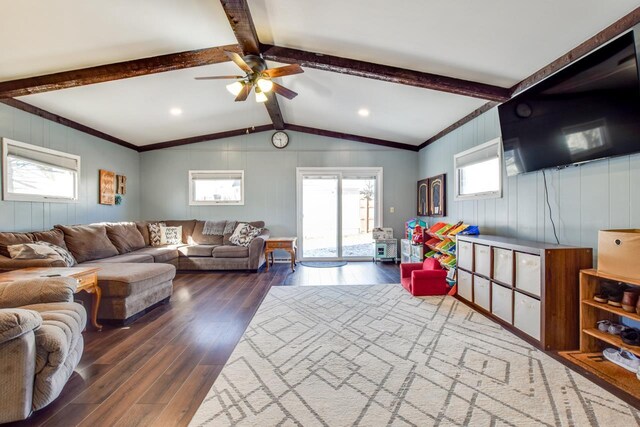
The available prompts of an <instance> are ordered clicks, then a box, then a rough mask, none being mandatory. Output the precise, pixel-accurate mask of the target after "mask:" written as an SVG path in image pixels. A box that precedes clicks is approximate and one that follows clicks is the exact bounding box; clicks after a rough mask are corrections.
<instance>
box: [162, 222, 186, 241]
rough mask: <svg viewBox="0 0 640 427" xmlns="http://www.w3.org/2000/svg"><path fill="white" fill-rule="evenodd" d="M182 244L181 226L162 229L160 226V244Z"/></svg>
mask: <svg viewBox="0 0 640 427" xmlns="http://www.w3.org/2000/svg"><path fill="white" fill-rule="evenodd" d="M180 243H182V226H179V227H163V226H160V244H162V245H179V244H180Z"/></svg>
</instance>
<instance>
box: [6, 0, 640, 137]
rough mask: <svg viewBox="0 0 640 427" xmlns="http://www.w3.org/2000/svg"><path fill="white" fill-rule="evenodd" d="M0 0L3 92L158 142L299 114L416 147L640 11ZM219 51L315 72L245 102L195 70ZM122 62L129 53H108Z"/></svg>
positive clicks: (598, 6) (231, 70)
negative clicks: (283, 91) (285, 91)
mask: <svg viewBox="0 0 640 427" xmlns="http://www.w3.org/2000/svg"><path fill="white" fill-rule="evenodd" d="M0 5H1V7H2V11H3V13H2V14H1V15H0V33H1V34H2V37H0V51H1V52H2V55H0V98H4V101H5V102H9V103H13V105H20V106H22V107H24V106H25V104H29V105H30V106H33V107H35V109H36V110H38V109H40V110H45V111H46V112H50V113H53V114H54V115H57V116H61V117H64V118H65V119H68V120H70V121H73V122H77V123H79V124H81V125H84V126H87V127H90V128H92V129H95V130H97V131H99V132H102V133H104V134H107V135H109V136H111V137H112V138H113V139H114V140H119V141H125V142H127V143H129V144H132V146H135V147H147V148H153V147H155V146H156V145H154V144H158V143H162V142H167V141H174V140H183V139H185V138H191V137H199V136H202V135H210V134H213V135H214V136H215V135H227V134H232V133H233V132H235V131H239V130H242V129H246V128H251V127H257V128H258V129H268V128H271V127H272V126H274V127H276V128H277V127H287V126H288V127H291V126H293V127H298V128H300V129H307V130H308V129H321V130H326V131H330V132H334V133H336V134H338V133H339V134H341V135H346V136H347V137H350V138H352V139H353V138H361V139H362V140H364V141H366V142H369V141H374V142H375V141H389V142H394V143H397V144H400V145H398V146H400V147H404V148H409V149H411V148H414V149H415V148H416V147H418V146H420V145H421V144H423V143H424V142H425V141H427V140H429V139H430V138H432V137H434V135H437V134H439V133H440V132H441V131H442V130H443V129H446V128H447V127H449V126H450V125H452V124H453V123H455V122H457V121H458V120H460V119H462V118H464V117H465V116H467V115H469V114H470V113H472V112H473V111H475V110H477V109H478V108H481V107H482V106H483V105H485V104H486V103H487V101H501V100H505V99H507V98H508V97H509V96H510V94H511V93H512V91H513V90H514V88H515V87H516V85H518V84H519V83H520V82H521V81H523V80H525V79H527V78H529V77H530V76H532V75H534V73H536V72H537V71H538V70H540V69H541V68H544V67H545V66H547V65H548V64H550V63H552V62H554V61H555V60H556V59H557V58H561V57H562V55H564V54H566V53H567V52H569V51H571V50H572V49H575V48H576V47H578V46H580V45H581V43H584V42H585V41H586V40H589V39H591V40H593V43H592V44H593V45H594V46H595V45H597V44H598V43H602V42H603V40H597V38H596V39H593V36H594V35H596V34H598V33H599V32H601V31H603V30H605V29H607V27H609V26H610V25H611V24H612V23H615V22H616V21H618V20H620V19H621V18H623V17H625V16H626V17H628V18H627V19H626V21H624V22H623V23H622V24H619V25H618V27H620V28H617V27H616V28H614V29H611V28H609V32H608V37H612V36H615V35H617V34H619V33H621V32H622V31H624V30H626V29H627V28H629V26H630V25H633V24H634V23H636V22H637V20H638V19H640V18H638V16H640V13H638V10H637V9H636V8H637V7H638V2H637V0H617V1H615V2H602V1H600V0H565V1H562V2H557V1H551V0H542V1H537V2H524V1H510V2H505V1H503V0H486V1H482V2H479V1H474V0H461V1H457V2H442V1H436V0H405V1H402V2H389V1H386V0H357V1H356V0H350V1H341V0H325V1H322V2H312V1H300V0H277V1H275V0H273V1H267V0H248V2H247V1H243V0H235V1H234V0H228V1H227V0H222V1H219V0H181V1H179V2H177V1H173V0H154V1H151V0H147V1H144V0H136V1H132V0H110V1H108V2H104V1H98V0H90V1H87V0H84V1H83V0H48V1H46V2H43V1H39V0H21V1H13V0H0ZM629 14H631V15H633V16H631V15H629ZM636 15H637V16H636ZM252 23H253V25H252ZM604 41H606V40H604ZM220 46H225V47H222V48H220V49H210V48H216V47H220ZM202 49H206V50H204V51H203V50H202ZM223 50H235V51H236V52H239V53H241V52H243V51H244V53H262V54H263V56H264V57H265V59H267V60H269V61H268V65H269V67H270V68H273V67H277V66H280V65H284V64H285V63H291V62H297V63H301V64H302V65H303V68H304V69H305V73H304V74H300V75H295V76H288V77H283V78H280V79H278V81H279V82H280V83H281V84H284V85H285V86H287V87H289V88H290V89H292V90H294V91H296V92H298V93H299V96H297V97H296V98H295V99H293V100H287V99H284V98H282V97H280V96H275V97H274V96H273V95H271V96H270V100H269V102H268V103H267V104H268V108H265V106H264V105H263V104H258V103H256V102H255V101H254V99H253V97H250V98H249V99H248V100H247V101H246V102H238V103H235V102H233V97H232V96H231V95H230V94H229V93H228V92H227V91H226V89H225V84H226V83H227V82H225V81H220V80H218V81H215V80H213V81H196V80H194V77H197V76H208V75H226V74H238V69H237V68H236V66H235V65H234V64H233V63H231V62H228V60H227V58H226V56H224V55H223V53H222V51H223ZM193 51H196V52H193ZM182 52H187V53H183V54H180V55H175V54H178V53H182ZM583 53H585V52H583ZM143 58H151V59H149V60H146V61H136V60H140V59H143ZM573 59H575V58H573V57H567V58H565V59H564V63H566V62H569V61H570V60H573ZM123 61H133V62H130V63H125V64H118V65H115V66H112V67H101V66H104V65H107V64H116V63H122V62H123ZM561 65H563V63H562V61H560V62H559V63H556V68H558V67H559V66H561ZM90 67H95V68H92V69H90V70H85V71H79V72H75V71H74V70H83V69H87V68H90ZM69 71H74V72H72V73H69ZM64 72H67V73H64ZM56 73H62V74H56ZM38 76H44V77H41V78H37V77H38ZM540 77H542V75H540V76H537V77H536V76H534V78H532V79H530V80H531V82H533V81H535V80H536V79H539V78H540ZM8 98H15V99H17V100H18V101H17V102H16V101H11V100H9V101H7V99H8ZM172 108H178V109H180V110H182V114H181V115H179V116H173V115H171V114H170V110H171V109H172ZM361 109H366V110H368V111H369V112H370V114H369V115H368V116H367V117H362V116H360V115H358V111H359V110H361Z"/></svg>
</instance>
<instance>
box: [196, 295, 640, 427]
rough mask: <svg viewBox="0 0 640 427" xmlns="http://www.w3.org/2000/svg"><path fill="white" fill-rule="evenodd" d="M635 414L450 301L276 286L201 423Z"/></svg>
mask: <svg viewBox="0 0 640 427" xmlns="http://www.w3.org/2000/svg"><path fill="white" fill-rule="evenodd" d="M639 423H640V414H639V413H638V411H637V410H635V409H634V408H633V407H631V406H629V405H628V404H626V403H625V402H623V401H621V400H619V399H618V398H616V397H615V396H613V395H611V394H610V393H608V392H607V391H605V390H604V389H602V388H601V387H599V386H597V385H595V384H594V383H592V382H590V381H588V380H586V379H585V378H583V377H582V376H580V375H579V374H577V373H575V372H573V371H571V370H570V369H568V368H567V367H565V366H564V365H562V364H561V363H559V362H558V361H556V360H554V359H552V358H551V357H549V356H547V355H546V354H544V353H542V352H540V351H538V350H536V349H535V348H534V347H532V346H531V345H529V344H528V343H526V342H525V341H523V340H521V339H519V338H518V337H516V336H515V335H513V334H511V333H509V332H507V331H506V330H504V329H503V328H501V327H500V326H499V325H497V324H495V323H493V322H492V321H490V320H488V319H487V318H485V317H484V316H482V315H481V314H479V313H477V312H475V311H473V310H472V309H470V308H469V307H467V306H466V305H464V304H462V303H460V302H458V301H457V300H456V299H454V298H452V297H425V298H415V297H412V296H411V295H409V294H408V293H406V292H405V291H404V290H403V289H402V287H401V286H400V285H376V286H304V287H273V288H271V290H270V292H269V294H268V295H267V297H266V298H265V300H264V302H263V304H262V305H261V307H260V308H259V310H258V312H257V313H256V315H255V317H254V319H253V320H252V322H251V324H250V326H249V327H248V329H247V331H246V332H245V335H244V337H243V338H242V340H241V341H240V343H239V344H238V346H237V347H236V349H235V351H234V353H233V354H232V356H231V358H230V359H229V361H228V363H227V364H226V366H225V367H224V368H223V370H222V373H221V375H220V377H218V379H217V380H216V383H215V384H214V386H213V388H212V389H211V390H210V392H209V394H208V395H207V397H206V398H205V400H204V402H203V403H202V405H201V407H200V408H199V409H198V411H197V413H196V415H195V417H194V418H193V419H192V421H191V425H194V426H293V425H301V426H305V427H307V426H332V427H333V426H352V425H355V426H387V425H391V426H432V425H433V426H435V425H438V426H453V425H458V426H470V425H471V426H481V425H482V426H507V425H510V426H519V427H521V426H597V425H601V426H613V425H620V426H622V425H638V424H639Z"/></svg>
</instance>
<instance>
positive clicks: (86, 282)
mask: <svg viewBox="0 0 640 427" xmlns="http://www.w3.org/2000/svg"><path fill="white" fill-rule="evenodd" d="M98 270H100V268H99V267H68V268H67V267H29V268H22V269H20V270H14V271H9V272H7V273H2V274H0V282H13V281H16V280H25V279H36V278H42V277H73V278H74V279H77V280H78V286H77V287H76V293H78V292H80V291H85V292H86V293H88V294H91V295H92V297H93V304H92V305H93V306H92V307H91V324H92V325H93V327H94V328H96V329H97V330H98V331H101V330H102V325H101V324H99V323H98V308H99V307H100V300H101V299H102V290H101V289H100V287H99V286H98Z"/></svg>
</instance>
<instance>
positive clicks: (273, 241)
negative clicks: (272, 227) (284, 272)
mask: <svg viewBox="0 0 640 427" xmlns="http://www.w3.org/2000/svg"><path fill="white" fill-rule="evenodd" d="M297 242H298V238H297V237H270V238H268V239H267V242H266V244H265V245H264V256H265V258H266V259H267V269H266V271H267V272H268V271H269V255H271V264H273V251H275V250H282V251H286V252H289V255H291V271H296V256H297V254H298V246H297Z"/></svg>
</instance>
